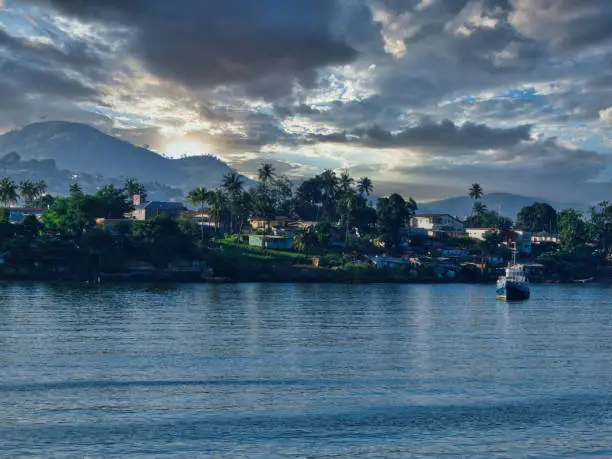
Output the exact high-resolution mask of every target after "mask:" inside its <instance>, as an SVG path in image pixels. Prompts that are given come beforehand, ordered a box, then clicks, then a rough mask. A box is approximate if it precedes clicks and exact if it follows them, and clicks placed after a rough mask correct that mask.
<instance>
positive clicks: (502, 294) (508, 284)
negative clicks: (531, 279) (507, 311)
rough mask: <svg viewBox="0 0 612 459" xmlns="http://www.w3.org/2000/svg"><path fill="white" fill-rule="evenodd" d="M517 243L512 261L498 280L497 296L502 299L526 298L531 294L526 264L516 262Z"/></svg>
mask: <svg viewBox="0 0 612 459" xmlns="http://www.w3.org/2000/svg"><path fill="white" fill-rule="evenodd" d="M516 252H517V251H516V244H515V245H514V247H513V250H512V262H510V263H508V266H507V267H506V270H505V274H504V275H503V276H501V277H500V278H499V279H498V280H497V292H496V293H497V298H498V299H500V300H526V299H528V298H529V296H530V293H531V292H530V289H529V283H528V282H527V276H526V275H525V265H523V264H519V263H517V262H516Z"/></svg>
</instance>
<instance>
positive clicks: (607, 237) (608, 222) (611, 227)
mask: <svg viewBox="0 0 612 459" xmlns="http://www.w3.org/2000/svg"><path fill="white" fill-rule="evenodd" d="M588 229H589V233H590V237H591V239H592V240H594V241H597V242H598V244H599V247H600V248H601V249H602V250H603V252H604V253H605V254H609V253H610V251H611V249H612V205H611V204H610V203H608V202H607V201H604V202H600V203H599V204H598V205H597V206H596V207H593V208H591V219H590V222H589V224H588Z"/></svg>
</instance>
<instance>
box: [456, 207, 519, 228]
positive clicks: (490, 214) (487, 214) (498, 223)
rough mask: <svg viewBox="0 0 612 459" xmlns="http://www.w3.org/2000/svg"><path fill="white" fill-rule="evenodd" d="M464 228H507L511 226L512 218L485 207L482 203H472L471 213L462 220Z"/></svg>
mask: <svg viewBox="0 0 612 459" xmlns="http://www.w3.org/2000/svg"><path fill="white" fill-rule="evenodd" d="M464 224H465V226H466V228H495V229H499V230H509V229H511V228H512V220H511V219H510V218H508V217H504V216H502V215H500V214H498V213H497V212H495V211H494V210H489V209H487V206H485V205H484V204H482V203H479V202H476V203H474V209H473V212H472V215H470V216H469V217H467V218H466V219H465V222H464Z"/></svg>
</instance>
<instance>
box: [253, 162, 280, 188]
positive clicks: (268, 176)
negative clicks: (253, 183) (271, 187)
mask: <svg viewBox="0 0 612 459" xmlns="http://www.w3.org/2000/svg"><path fill="white" fill-rule="evenodd" d="M257 176H258V178H259V181H260V182H261V184H262V185H264V186H266V185H268V183H270V182H271V181H272V180H274V177H275V176H276V172H275V171H274V166H272V164H271V163H267V162H266V163H263V164H262V165H261V166H260V167H259V169H258V170H257Z"/></svg>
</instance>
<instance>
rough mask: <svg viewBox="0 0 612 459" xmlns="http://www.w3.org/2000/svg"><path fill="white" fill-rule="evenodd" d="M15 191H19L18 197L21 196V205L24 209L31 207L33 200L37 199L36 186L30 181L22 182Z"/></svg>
mask: <svg viewBox="0 0 612 459" xmlns="http://www.w3.org/2000/svg"><path fill="white" fill-rule="evenodd" d="M17 189H18V191H19V196H21V200H22V201H23V205H24V206H25V207H31V206H32V203H33V202H34V200H35V199H36V198H37V197H38V196H37V194H38V189H37V187H36V184H35V183H34V182H32V181H31V180H27V179H26V180H22V181H21V183H20V184H19V186H18V187H17Z"/></svg>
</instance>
